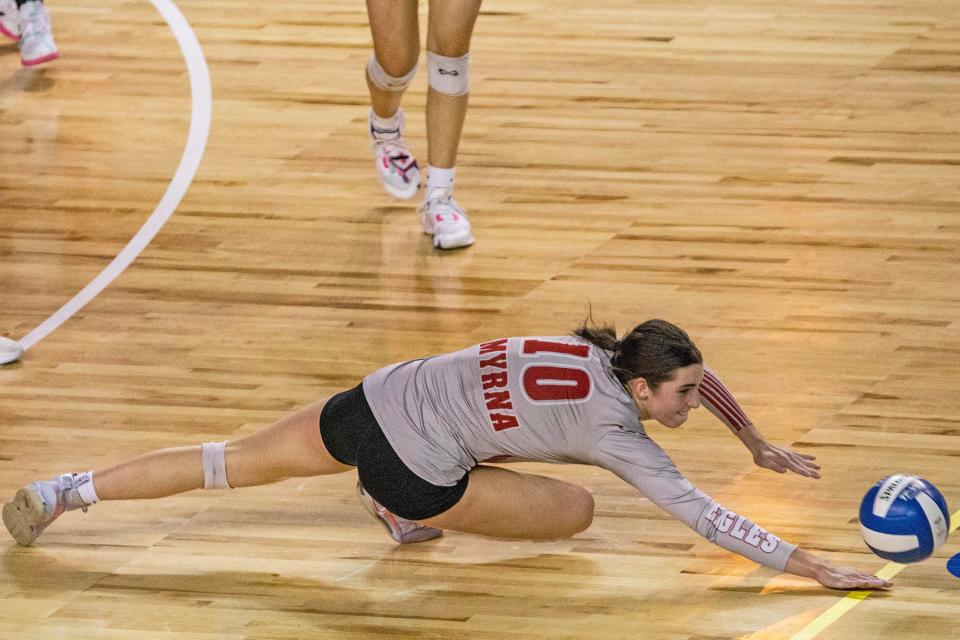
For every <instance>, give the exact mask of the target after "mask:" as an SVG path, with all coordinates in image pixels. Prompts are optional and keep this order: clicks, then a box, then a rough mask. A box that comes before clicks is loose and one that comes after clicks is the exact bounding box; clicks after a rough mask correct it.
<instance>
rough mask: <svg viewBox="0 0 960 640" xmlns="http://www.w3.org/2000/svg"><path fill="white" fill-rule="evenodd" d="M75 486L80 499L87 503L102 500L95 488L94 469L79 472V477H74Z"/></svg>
mask: <svg viewBox="0 0 960 640" xmlns="http://www.w3.org/2000/svg"><path fill="white" fill-rule="evenodd" d="M73 486H74V487H76V489H77V494H78V495H79V496H80V499H81V500H83V501H84V502H86V503H87V504H96V503H97V502H100V498H98V497H97V492H96V490H94V488H93V471H84V472H83V473H78V474H77V477H76V478H74V485H73Z"/></svg>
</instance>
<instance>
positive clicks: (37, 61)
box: [20, 51, 60, 67]
mask: <svg viewBox="0 0 960 640" xmlns="http://www.w3.org/2000/svg"><path fill="white" fill-rule="evenodd" d="M59 57H60V52H59V51H56V52H54V53H51V54H49V55H45V56H43V57H42V58H34V59H33V60H23V59H21V60H20V64H21V65H23V66H24V67H33V66H36V65H38V64H43V63H44V62H50V61H51V60H56V59H57V58H59Z"/></svg>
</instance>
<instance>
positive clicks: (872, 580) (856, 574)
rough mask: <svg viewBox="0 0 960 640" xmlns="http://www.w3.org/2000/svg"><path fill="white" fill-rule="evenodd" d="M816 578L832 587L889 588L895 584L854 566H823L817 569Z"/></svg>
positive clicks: (824, 584) (826, 585)
mask: <svg viewBox="0 0 960 640" xmlns="http://www.w3.org/2000/svg"><path fill="white" fill-rule="evenodd" d="M816 579H817V582H819V583H820V584H822V585H823V586H825V587H830V588H831V589H888V588H890V587H892V586H893V583H892V582H890V581H889V580H884V579H883V578H878V577H877V576H875V575H873V574H872V573H867V572H865V571H860V570H859V569H854V568H852V567H832V566H823V567H821V568H820V569H818V570H817V573H816Z"/></svg>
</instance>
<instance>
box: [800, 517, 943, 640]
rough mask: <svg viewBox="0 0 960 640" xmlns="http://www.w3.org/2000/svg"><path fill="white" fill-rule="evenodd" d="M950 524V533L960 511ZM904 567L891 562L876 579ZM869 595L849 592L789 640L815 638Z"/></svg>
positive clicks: (889, 576) (867, 593) (894, 572)
mask: <svg viewBox="0 0 960 640" xmlns="http://www.w3.org/2000/svg"><path fill="white" fill-rule="evenodd" d="M950 522H951V524H950V531H951V532H953V531H954V530H955V529H956V528H957V526H958V525H960V511H957V512H956V513H955V514H953V515H952V516H951V517H950ZM906 567H907V565H905V564H900V563H898V562H891V563H889V564H887V565H886V566H885V567H884V568H882V569H880V571H877V577H878V578H883V579H884V580H889V579H890V578H892V577H893V576H895V575H897V574H898V573H900V572H901V571H903V570H904V569H906ZM871 593H873V592H872V591H851V592H850V593H848V594H847V595H846V597H844V599H843V600H841V601H840V602H838V603H836V604H835V605H833V606H832V607H830V608H829V609H827V610H826V611H824V612H823V613H821V614H820V615H819V616H817V617H816V618H814V619H813V620H812V621H811V622H810V624H808V625H807V626H805V627H804V628H803V629H801V630H800V631H799V632H798V633H797V634H796V635H795V636H793V637H792V638H790V640H811V638H815V637H816V636H817V635H818V634H819V633H820V632H821V631H823V630H824V629H826V628H827V627H829V626H830V625H831V624H833V623H834V622H836V621H837V620H838V619H839V618H840V616H842V615H843V614H845V613H846V612H847V611H850V609H853V608H854V607H855V606H857V605H858V604H860V603H861V602H863V601H864V600H866V599H867V598H868V597H870V594H871Z"/></svg>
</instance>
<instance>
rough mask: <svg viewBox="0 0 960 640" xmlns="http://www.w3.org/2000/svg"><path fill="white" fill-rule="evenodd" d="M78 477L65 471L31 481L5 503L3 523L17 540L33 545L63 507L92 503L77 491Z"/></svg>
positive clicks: (25, 544) (73, 507)
mask: <svg viewBox="0 0 960 640" xmlns="http://www.w3.org/2000/svg"><path fill="white" fill-rule="evenodd" d="M76 478H77V476H76V475H75V474H70V473H66V474H64V475H62V476H58V477H56V478H54V479H52V480H40V481H38V482H32V483H30V484H29V485H27V486H26V487H24V488H22V489H20V490H19V491H17V495H15V496H14V497H13V500H11V501H10V502H8V503H7V504H5V505H3V524H4V525H5V526H6V527H7V531H9V532H10V535H11V536H13V539H14V540H16V541H17V544H20V545H23V546H24V547H29V546H30V545H32V544H33V543H34V541H36V539H37V538H38V537H40V534H41V533H43V530H44V529H46V528H47V527H48V526H49V525H50V523H51V522H53V521H54V520H56V519H57V518H59V517H60V514H61V513H63V512H64V511H73V510H74V509H82V510H84V511H86V510H87V507H89V506H90V505H88V504H87V503H86V502H84V501H83V499H82V498H81V497H80V494H79V493H77V486H76V484H75V483H76ZM85 478H89V475H87V476H85ZM86 481H88V482H89V480H86Z"/></svg>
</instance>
